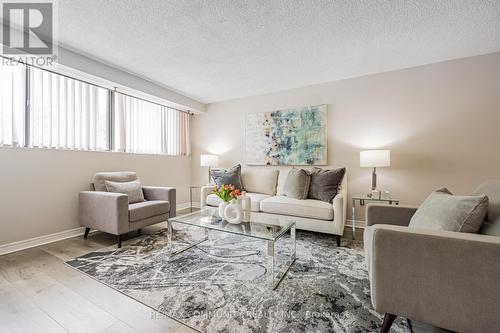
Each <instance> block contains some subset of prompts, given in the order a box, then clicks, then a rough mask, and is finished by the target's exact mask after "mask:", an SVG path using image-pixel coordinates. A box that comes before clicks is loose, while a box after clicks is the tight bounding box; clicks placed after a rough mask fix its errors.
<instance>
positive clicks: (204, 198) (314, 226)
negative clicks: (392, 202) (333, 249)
mask: <svg viewBox="0 0 500 333" xmlns="http://www.w3.org/2000/svg"><path fill="white" fill-rule="evenodd" d="M290 169H291V168H285V167H282V168H279V169H278V168H272V167H266V168H258V167H255V168H246V169H243V170H242V174H241V177H242V181H243V187H244V188H245V190H246V191H247V193H246V195H247V196H249V197H250V198H251V210H252V214H254V215H259V216H260V215H261V216H265V215H269V214H273V215H281V216H293V218H294V220H295V222H296V227H297V229H303V230H310V231H316V232H323V233H328V234H332V235H335V236H336V238H337V244H338V245H339V246H340V237H341V236H342V234H343V232H344V225H345V217H346V204H347V200H346V199H347V175H345V176H344V179H343V181H342V184H341V188H340V189H339V193H338V194H337V196H336V197H335V198H334V199H333V202H331V203H330V202H324V201H320V200H312V199H306V200H298V199H292V198H288V197H286V196H284V195H283V187H284V185H285V181H286V177H287V176H288V172H289V170H290ZM212 192H213V186H204V187H202V188H201V207H202V208H204V207H206V206H212V207H217V206H218V205H219V203H221V202H222V200H221V199H220V198H219V197H217V196H216V195H215V194H213V193H212Z"/></svg>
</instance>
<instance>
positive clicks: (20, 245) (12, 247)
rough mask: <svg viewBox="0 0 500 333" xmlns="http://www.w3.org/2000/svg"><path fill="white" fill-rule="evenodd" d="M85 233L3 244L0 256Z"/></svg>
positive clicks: (184, 205)
mask: <svg viewBox="0 0 500 333" xmlns="http://www.w3.org/2000/svg"><path fill="white" fill-rule="evenodd" d="M195 204H198V206H199V203H193V207H195ZM189 207H190V205H189V202H184V203H180V204H177V207H176V208H177V210H181V209H186V208H189ZM84 232H85V228H84V227H80V228H75V229H70V230H66V231H61V232H56V233H54V234H50V235H43V236H39V237H34V238H30V239H25V240H21V241H17V242H13V243H8V244H3V245H0V255H3V254H7V253H12V252H17V251H21V250H26V249H29V248H32V247H36V246H40V245H45V244H48V243H53V242H57V241H60V240H63V239H67V238H71V237H76V236H82V235H83V234H84ZM94 232H98V230H92V231H91V232H90V233H94Z"/></svg>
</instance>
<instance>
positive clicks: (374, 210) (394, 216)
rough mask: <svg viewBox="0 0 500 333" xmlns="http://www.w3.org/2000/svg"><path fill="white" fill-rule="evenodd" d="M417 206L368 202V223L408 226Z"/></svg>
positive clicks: (368, 224)
mask: <svg viewBox="0 0 500 333" xmlns="http://www.w3.org/2000/svg"><path fill="white" fill-rule="evenodd" d="M416 211H417V207H410V206H393V205H383V204H368V205H367V206H366V220H365V221H366V225H367V226H371V225H375V224H392V225H399V226H408V224H409V223H410V220H411V218H412V216H413V214H415V212H416Z"/></svg>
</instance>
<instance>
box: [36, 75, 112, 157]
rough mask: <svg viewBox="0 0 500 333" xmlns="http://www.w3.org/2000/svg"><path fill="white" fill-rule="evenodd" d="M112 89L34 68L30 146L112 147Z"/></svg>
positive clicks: (69, 147)
mask: <svg viewBox="0 0 500 333" xmlns="http://www.w3.org/2000/svg"><path fill="white" fill-rule="evenodd" d="M108 99H109V94H108V90H106V89H103V88H99V87H96V86H94V85H91V84H87V83H84V82H81V81H78V80H74V79H70V78H67V77H64V76H62V75H58V74H53V73H51V72H48V71H44V70H40V69H36V68H31V69H30V87H29V100H30V117H29V122H30V124H29V125H30V126H29V128H30V133H29V146H30V147H45V148H66V149H82V150H108V149H109V112H108V108H109V100H108Z"/></svg>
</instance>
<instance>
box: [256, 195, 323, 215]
mask: <svg viewBox="0 0 500 333" xmlns="http://www.w3.org/2000/svg"><path fill="white" fill-rule="evenodd" d="M260 210H261V211H262V212H265V213H273V214H281V215H291V216H298V217H305V218H311V219H318V220H333V205H332V204H331V203H329V202H324V201H320V200H312V199H305V200H299V199H294V198H290V197H286V196H275V197H270V198H267V199H264V200H262V201H261V202H260Z"/></svg>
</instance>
